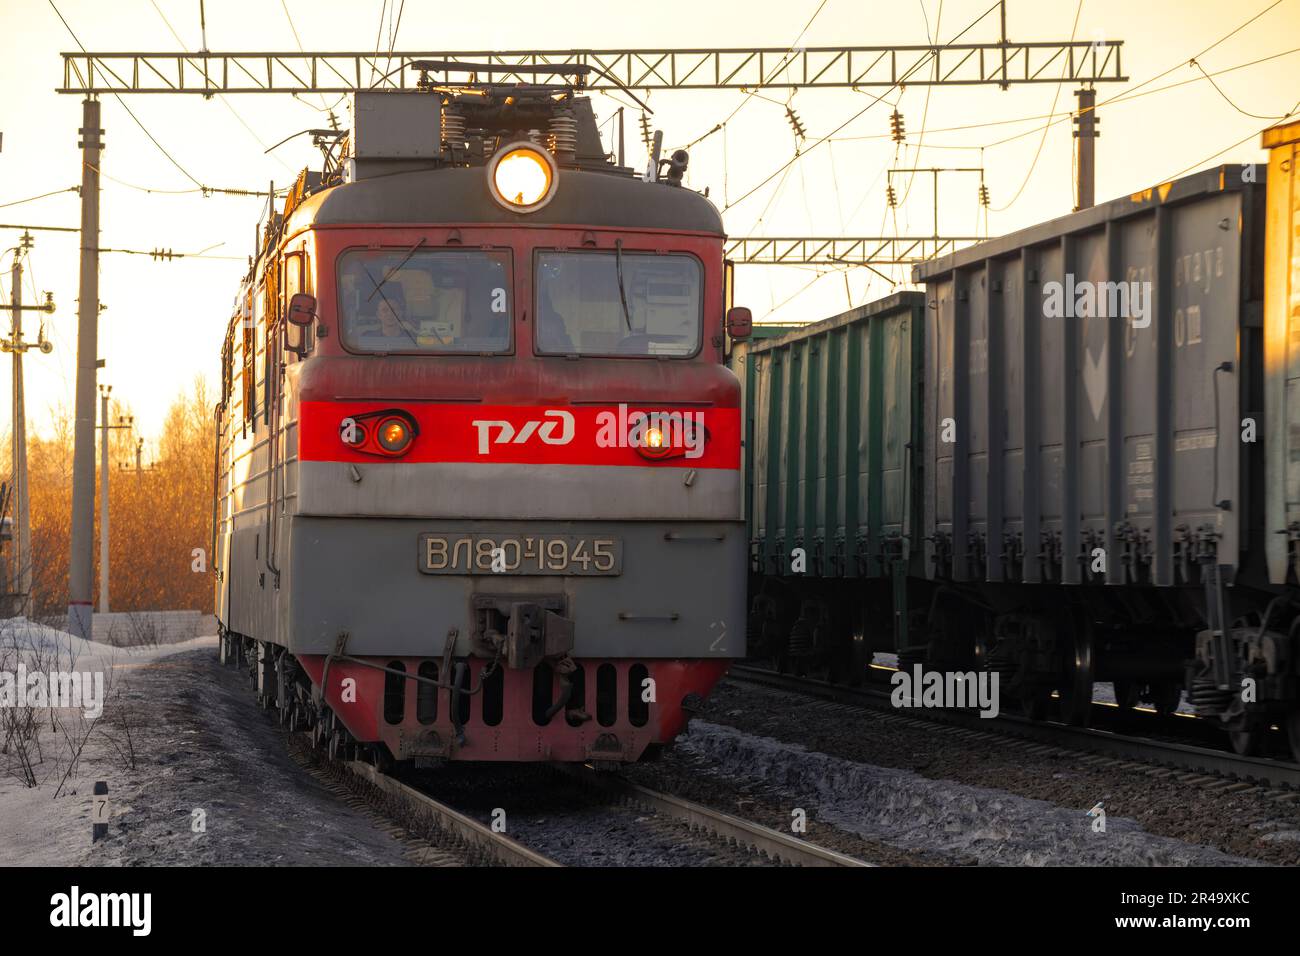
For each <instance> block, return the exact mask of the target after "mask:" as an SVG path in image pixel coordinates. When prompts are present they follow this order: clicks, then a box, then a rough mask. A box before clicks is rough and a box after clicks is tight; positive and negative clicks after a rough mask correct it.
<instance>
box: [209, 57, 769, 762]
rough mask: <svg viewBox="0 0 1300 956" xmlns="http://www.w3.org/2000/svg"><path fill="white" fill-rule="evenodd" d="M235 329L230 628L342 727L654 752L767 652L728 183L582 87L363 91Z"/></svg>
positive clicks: (375, 734) (251, 281)
mask: <svg viewBox="0 0 1300 956" xmlns="http://www.w3.org/2000/svg"><path fill="white" fill-rule="evenodd" d="M352 105H353V126H352V129H351V130H350V132H349V133H348V134H347V135H346V137H344V138H342V139H341V141H340V142H339V143H338V144H337V145H336V147H335V149H336V151H337V158H335V157H334V154H333V153H331V154H330V158H329V159H327V162H326V166H325V169H324V171H323V172H322V173H320V174H315V173H311V174H309V173H306V172H304V174H303V175H302V176H301V177H299V179H298V182H297V183H296V185H295V187H294V188H293V190H292V191H291V194H290V195H289V197H288V199H287V200H286V201H285V204H284V206H283V209H282V210H279V211H277V210H275V204H274V202H272V203H271V206H270V211H269V213H268V215H267V217H266V221H265V222H264V224H263V225H262V226H261V228H260V229H259V242H258V252H257V256H256V259H255V261H254V262H253V264H252V267H251V269H250V272H249V275H248V277H247V279H246V280H245V282H244V284H243V286H242V288H241V290H240V293H239V297H238V299H237V300H236V307H235V313H234V316H233V318H232V320H231V322H230V327H229V331H228V333H227V337H226V342H225V348H224V352H223V375H222V394H221V403H220V405H219V407H218V410H217V428H218V434H219V441H218V459H217V462H216V479H215V480H216V501H215V507H216V509H217V512H218V514H217V516H216V521H215V522H214V524H215V527H216V534H217V538H218V541H217V546H216V549H215V553H216V556H217V560H216V562H215V565H216V593H217V615H218V618H219V620H220V624H221V630H222V638H221V649H222V656H223V659H225V660H226V661H229V662H234V661H244V662H246V663H247V664H248V666H249V668H250V672H251V673H252V675H253V676H254V679H255V683H256V687H257V692H258V695H259V698H260V700H261V701H262V702H263V704H264V706H267V707H275V708H277V709H278V711H279V713H280V716H281V719H282V720H283V721H284V722H285V723H286V724H289V725H292V726H294V727H299V728H302V727H311V728H312V731H313V734H314V736H315V738H316V739H317V741H318V742H319V743H321V744H322V745H325V746H328V747H329V748H330V749H331V750H332V751H334V752H339V751H345V752H346V751H350V750H353V751H354V750H365V751H366V752H368V753H369V754H371V755H372V756H373V757H374V758H375V759H377V760H379V761H381V762H382V761H387V760H389V759H397V760H414V761H417V762H427V761H430V760H438V759H457V760H497V761H517V760H562V761H586V760H605V761H633V760H637V759H639V758H640V757H642V755H644V754H646V753H647V751H648V750H653V749H655V748H657V747H658V746H659V745H662V744H665V743H668V742H670V741H672V739H673V738H674V736H675V735H676V734H678V733H679V732H680V731H681V729H682V727H683V725H684V722H685V720H686V717H687V713H688V711H689V709H690V707H691V702H692V700H693V699H694V698H697V697H699V696H702V695H705V694H707V693H708V692H709V690H710V689H711V688H712V686H713V685H714V684H715V683H716V682H717V680H718V679H719V678H720V677H721V675H722V674H723V672H724V671H725V669H726V666H727V663H728V661H729V660H731V659H732V658H734V657H737V656H740V655H741V654H742V653H743V652H744V633H745V627H744V613H745V583H746V582H745V576H746V533H745V526H744V523H743V518H742V500H741V474H740V435H741V426H740V412H739V399H740V392H739V385H738V382H737V380H736V378H735V377H734V376H733V374H732V373H731V372H730V371H729V370H728V369H727V368H726V367H725V366H724V365H723V360H724V355H725V350H726V347H727V339H728V336H729V335H733V336H744V335H746V334H748V321H749V316H748V313H747V312H746V311H745V310H742V309H736V310H731V311H727V309H726V304H725V302H724V299H725V295H726V292H725V289H726V287H727V285H728V284H727V283H726V281H725V275H724V272H725V269H724V262H723V231H722V224H721V220H720V218H719V215H718V212H717V210H716V209H715V208H714V207H713V205H712V204H711V203H710V202H709V201H708V200H707V198H705V197H704V196H702V195H700V194H698V193H696V192H693V191H691V190H689V189H687V188H685V187H684V186H683V185H682V174H683V172H684V170H685V167H686V163H687V157H686V155H685V153H677V154H674V156H673V158H672V159H670V160H664V161H662V162H660V161H659V159H658V157H657V156H656V157H655V158H654V160H652V162H651V165H650V166H649V167H648V169H647V170H646V172H645V173H644V174H641V175H634V174H633V172H632V171H631V170H630V169H628V168H626V167H622V166H619V165H617V164H616V163H614V162H613V161H612V160H611V158H610V157H609V156H607V155H606V152H605V150H604V148H603V146H602V144H601V141H600V137H599V134H598V131H597V127H596V123H595V117H594V113H593V111H592V108H591V105H590V102H589V100H587V99H586V98H585V97H583V96H581V95H580V93H579V92H577V91H575V90H574V89H573V88H572V86H570V85H567V84H566V85H563V86H561V85H551V84H540V83H538V84H526V85H509V86H505V85H492V84H477V85H474V86H471V87H466V88H458V89H446V88H429V87H426V88H425V89H422V90H420V91H418V92H414V91H413V92H400V93H399V92H385V93H357V94H355V95H354V97H353V104H352Z"/></svg>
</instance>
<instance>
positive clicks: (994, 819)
mask: <svg viewBox="0 0 1300 956" xmlns="http://www.w3.org/2000/svg"><path fill="white" fill-rule="evenodd" d="M677 746H678V747H679V748H680V749H682V750H684V751H686V752H688V753H692V754H695V755H698V756H700V757H702V758H705V759H706V760H708V761H710V762H712V763H714V764H716V766H717V772H718V773H719V774H723V775H725V776H726V777H727V778H728V779H743V780H749V781H753V782H755V783H761V784H763V785H765V786H767V787H769V788H773V789H775V790H777V791H779V792H781V793H782V794H783V795H784V799H787V800H789V801H791V804H790V805H791V806H797V807H801V808H803V809H804V810H806V811H807V813H808V816H809V817H810V818H815V819H817V820H820V821H822V822H824V823H829V824H831V825H832V826H836V827H839V828H840V829H842V830H847V831H849V832H850V833H856V834H858V835H859V836H862V837H865V838H867V839H870V840H876V841H880V842H883V843H888V844H890V845H892V846H896V847H900V848H902V849H906V850H911V851H928V852H932V853H938V854H941V855H945V856H955V857H973V858H974V859H975V860H976V861H977V862H978V863H979V864H981V865H1000V866H1006V865H1011V866H1015V865H1020V866H1026V865H1027V866H1056V865H1072V866H1080V865H1082V866H1191V865H1197V866H1224V865H1253V861H1249V860H1244V859H1241V858H1239V857H1234V856H1229V855H1227V854H1225V853H1221V852H1220V851H1218V850H1215V849H1212V848H1209V847H1204V846H1196V845H1193V844H1190V843H1184V842H1182V841H1180V840H1175V839H1172V838H1170V837H1164V836H1157V835H1154V834H1151V833H1148V832H1147V831H1146V830H1144V829H1143V828H1142V826H1141V824H1139V823H1138V822H1137V821H1135V820H1132V819H1127V818H1122V817H1115V816H1108V817H1107V818H1106V820H1105V831H1104V832H1099V831H1097V830H1094V828H1093V827H1094V822H1095V821H1094V819H1093V818H1091V817H1089V816H1088V815H1087V814H1086V813H1083V812H1080V811H1079V810H1077V809H1068V808H1065V807H1058V806H1056V805H1054V804H1051V803H1048V802H1047V801H1044V800H1033V799H1029V798H1026V797H1021V796H1017V795H1015V794H1011V793H1007V792H1005V791H1002V790H995V789H992V788H989V787H976V786H971V785H969V784H963V783H955V782H953V781H951V780H932V779H930V778H928V777H923V776H921V775H920V774H917V773H913V772H912V771H910V770H899V769H894V768H888V767H877V766H873V765H871V764H866V763H859V762H856V761H852V760H846V759H844V758H841V757H833V756H829V755H827V754H824V753H818V752H817V751H812V750H807V749H806V748H804V747H801V746H799V745H797V744H788V743H784V742H782V741H779V740H774V739H772V738H771V737H761V736H755V735H752V734H747V733H744V732H742V731H739V730H736V729H735V728H733V727H728V726H725V725H721V724H713V723H709V722H707V721H704V720H693V721H691V724H690V731H689V733H688V734H687V735H686V736H685V737H682V738H680V739H679V741H678V744H677Z"/></svg>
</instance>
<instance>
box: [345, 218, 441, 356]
mask: <svg viewBox="0 0 1300 956" xmlns="http://www.w3.org/2000/svg"><path fill="white" fill-rule="evenodd" d="M422 245H424V237H423V236H421V237H420V240H419V242H417V243H416V244H415V245H413V246H411V248H410V249H407V250H406V255H404V256H403V257H402V261H401V262H399V263H398V264H397V265H395V266H393V267H392V268H391V269H388V270H386V271H385V272H384V277H383V278H382V279H381V280H379V281H378V282H376V281H375V277H374V276H372V275H371V274H370V270H369V269H367V268H366V267H365V266H364V265H363V266H362V267H361V268H362V270H363V271H364V272H365V274H366V278H367V279H369V280H370V284H371V285H373V286H374V287H375V289H374V292H371V293H370V295H368V296H366V301H367V302H369V301H370V300H371V299H373V298H374V297H375V292H378V293H379V298H381V299H383V300H384V301H385V302H388V296H386V295H384V293H383V286H384V284H385V283H386V282H388V280H389V279H391V278H392V277H393V276H395V275H396V274H397V273H398V272H399V271H401V268H402V266H404V265H406V264H407V263H408V262H410V261H411V256H413V255H415V250H417V249H419V248H420V247H421V246H422ZM388 307H389V308H390V309H392V311H393V318H395V319H397V324H398V326H399V327H400V328H401V330H402V331H403V332H405V333H406V337H407V338H408V339H410V340H411V342H412V344H414V345H419V344H420V343H419V342H418V341H416V338H415V333H414V332H412V331H411V330H410V328H408V327H407V325H406V320H405V319H403V318H402V317H400V316H399V315H398V314H397V308H396V306H394V305H393V303H391V302H388ZM439 338H441V336H439Z"/></svg>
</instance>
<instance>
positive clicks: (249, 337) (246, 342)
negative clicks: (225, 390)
mask: <svg viewBox="0 0 1300 956" xmlns="http://www.w3.org/2000/svg"><path fill="white" fill-rule="evenodd" d="M254 323H255V320H254V318H253V290H252V289H249V290H248V291H247V292H246V293H245V294H244V305H243V309H242V311H241V313H240V316H239V325H240V328H241V329H242V331H243V334H242V337H241V342H240V349H239V357H240V369H239V384H240V400H241V402H242V403H243V406H244V421H245V422H251V421H252V420H253V416H254V415H256V414H257V408H256V394H257V393H256V391H255V390H254V388H253V369H254V365H253V359H254V356H255V354H256V352H257V335H256V325H255V324H254Z"/></svg>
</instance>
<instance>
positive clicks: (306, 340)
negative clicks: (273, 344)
mask: <svg viewBox="0 0 1300 956" xmlns="http://www.w3.org/2000/svg"><path fill="white" fill-rule="evenodd" d="M306 262H307V255H306V253H304V252H290V253H286V254H285V257H284V296H283V301H282V302H281V305H280V314H281V315H284V316H288V314H289V301H290V300H291V299H292V298H293V297H294V296H295V295H297V294H298V293H299V292H306V291H307V287H306V281H305V280H306V268H307V265H306ZM282 334H283V335H284V336H285V344H286V345H287V346H288V349H298V350H300V351H302V352H310V351H311V347H312V344H313V342H314V340H315V338H316V335H315V328H314V327H308V328H303V327H302V326H298V325H290V324H289V323H288V322H286V323H285V324H284V325H283V326H282ZM295 354H296V353H295V352H292V351H288V350H287V349H286V352H285V356H286V361H296V360H297V359H296V358H293V359H290V358H289V356H295Z"/></svg>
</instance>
